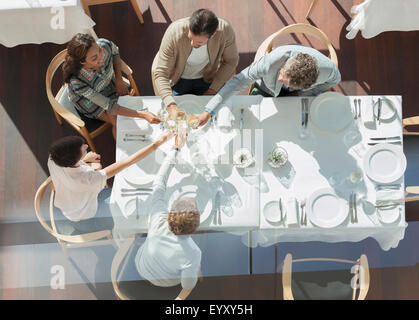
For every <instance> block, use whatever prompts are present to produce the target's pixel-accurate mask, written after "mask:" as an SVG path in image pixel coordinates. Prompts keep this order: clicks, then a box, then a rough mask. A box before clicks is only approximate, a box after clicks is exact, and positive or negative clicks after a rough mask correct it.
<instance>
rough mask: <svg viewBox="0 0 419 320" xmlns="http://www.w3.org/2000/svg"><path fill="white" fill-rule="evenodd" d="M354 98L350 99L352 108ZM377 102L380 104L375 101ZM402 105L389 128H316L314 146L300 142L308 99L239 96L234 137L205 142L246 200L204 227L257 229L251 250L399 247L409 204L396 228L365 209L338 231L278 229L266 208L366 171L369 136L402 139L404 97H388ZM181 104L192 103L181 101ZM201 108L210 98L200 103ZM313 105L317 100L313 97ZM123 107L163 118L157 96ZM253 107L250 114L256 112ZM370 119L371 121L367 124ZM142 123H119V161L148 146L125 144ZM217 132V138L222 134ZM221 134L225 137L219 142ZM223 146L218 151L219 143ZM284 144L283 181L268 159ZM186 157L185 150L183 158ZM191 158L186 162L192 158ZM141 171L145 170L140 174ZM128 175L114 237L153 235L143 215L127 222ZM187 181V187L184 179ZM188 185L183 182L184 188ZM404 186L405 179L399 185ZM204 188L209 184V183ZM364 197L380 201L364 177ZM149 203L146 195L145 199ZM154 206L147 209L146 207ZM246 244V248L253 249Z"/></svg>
mask: <svg viewBox="0 0 419 320" xmlns="http://www.w3.org/2000/svg"><path fill="white" fill-rule="evenodd" d="M352 98H353V97H350V100H351V103H352ZM359 98H360V99H361V100H362V110H363V115H365V114H367V112H366V111H367V109H368V108H372V98H373V97H371V96H362V97H359ZM374 98H375V100H377V97H374ZM386 98H387V99H389V100H391V101H392V102H393V104H394V105H395V107H396V109H397V112H398V115H397V119H396V120H395V121H393V122H390V123H381V124H380V125H379V126H375V125H373V124H371V123H370V124H368V125H367V127H365V126H364V124H363V120H362V119H361V120H360V121H359V122H358V123H356V122H355V121H354V122H353V123H352V124H350V126H348V127H347V128H346V129H345V130H343V131H342V132H340V133H338V134H330V133H327V132H323V131H321V130H319V129H317V128H316V127H315V126H313V125H312V123H311V122H310V121H309V125H308V128H309V131H310V132H312V136H313V139H307V140H300V139H299V138H298V129H299V126H300V125H299V124H300V121H301V120H300V117H301V101H300V100H301V98H299V97H283V98H263V99H262V98H261V97H260V96H235V97H233V98H232V99H231V100H230V101H229V103H231V104H232V105H233V106H234V109H233V115H234V121H233V129H232V130H231V131H230V133H228V134H224V135H223V134H222V133H221V132H220V131H208V132H207V133H206V135H203V136H201V137H200V138H199V139H205V138H206V139H207V141H208V143H209V145H210V146H211V147H210V149H208V150H212V151H211V152H207V151H204V152H207V153H206V155H209V154H211V153H213V152H215V153H216V154H217V155H218V156H219V158H218V160H219V162H218V163H217V164H215V165H214V166H215V170H216V172H217V174H218V175H219V176H220V177H222V178H223V179H224V181H225V182H226V183H227V184H228V186H229V187H230V189H232V190H233V192H231V194H233V195H235V196H236V197H235V199H236V200H237V199H240V200H239V204H238V205H237V207H233V209H234V210H233V211H234V214H233V215H232V216H231V217H228V216H226V215H222V216H221V223H219V222H218V221H217V220H214V219H213V215H211V216H210V217H209V219H207V220H206V221H205V222H204V223H203V224H202V225H201V226H200V230H201V231H206V230H218V231H226V232H231V233H235V234H238V235H239V234H242V233H246V231H249V230H254V233H253V234H254V236H253V239H252V243H251V244H250V245H252V246H257V245H260V246H269V245H271V244H274V243H277V242H304V241H325V242H343V241H353V242H357V241H361V240H363V239H366V238H368V237H372V238H374V239H375V240H376V241H377V242H378V243H379V244H380V246H381V247H382V249H383V250H388V249H390V248H394V247H396V246H397V245H398V243H399V241H400V240H401V239H403V238H404V232H405V229H406V227H407V224H406V222H405V216H404V205H402V214H401V217H400V219H399V221H398V222H397V223H395V224H382V223H381V222H380V221H379V220H378V219H377V217H376V215H368V216H367V215H366V214H365V213H364V212H363V210H362V207H361V206H358V220H359V222H358V223H356V224H351V223H350V222H349V221H348V220H349V219H347V220H346V221H345V222H344V223H343V224H341V225H340V226H338V227H336V228H330V229H325V228H319V227H316V226H314V225H312V224H311V222H310V220H309V219H308V221H307V226H301V225H297V226H296V227H288V226H286V225H284V224H279V225H278V224H271V223H270V222H268V221H267V220H266V219H265V217H264V215H263V209H264V207H265V205H266V204H267V203H268V202H270V201H273V200H278V198H279V196H281V197H283V199H287V198H289V197H295V198H296V199H297V200H301V199H302V198H307V197H309V196H310V194H311V193H312V192H313V191H315V190H317V189H319V188H324V187H330V185H329V177H330V176H331V175H332V174H334V173H336V172H337V171H339V172H342V173H343V174H346V175H349V173H350V172H351V171H352V170H353V169H354V168H356V167H359V168H361V169H362V167H363V164H362V156H363V154H364V153H365V152H366V150H367V148H368V146H367V145H366V144H365V142H366V141H367V140H368V139H369V138H370V137H379V136H394V135H401V134H402V130H401V119H402V114H401V97H400V96H386ZM175 99H176V100H177V101H178V102H180V103H182V101H183V100H184V99H186V100H185V101H187V99H190V97H182V96H180V97H176V98H175ZM194 99H196V101H199V103H201V104H202V105H205V102H206V101H208V99H209V97H194ZM309 99H310V101H311V100H312V99H313V98H309ZM118 102H119V103H120V104H121V105H125V106H127V107H130V108H137V109H138V108H142V107H145V106H147V107H148V108H149V110H150V111H152V112H154V113H156V114H157V112H158V110H159V109H160V106H161V100H160V98H158V97H121V98H120V99H119V101H118ZM249 106H250V108H247V107H249ZM241 107H244V110H245V112H244V126H243V135H244V138H243V146H244V147H246V148H248V149H250V150H251V151H252V153H253V155H254V157H255V159H256V165H255V167H253V168H251V169H250V170H248V171H246V172H243V171H240V170H238V169H237V168H235V167H234V166H232V165H231V163H232V155H233V153H234V150H237V149H238V148H240V147H241V140H240V134H239V132H240V131H239V129H238V128H239V120H240V109H241ZM364 119H365V118H364ZM139 121H144V120H142V119H137V120H135V119H130V118H125V117H118V123H117V149H116V160H117V161H118V160H120V159H122V158H124V157H126V156H127V155H129V154H132V153H133V152H135V151H136V150H138V149H139V148H141V146H143V145H147V143H146V142H131V143H127V142H125V143H124V142H123V141H122V139H123V134H122V131H124V130H127V129H135V128H136V127H137V126H138V123H139ZM152 127H153V134H152V137H153V138H156V137H157V136H158V135H159V134H160V133H161V130H160V126H159V125H153V126H152ZM353 130H359V132H360V133H361V136H362V141H363V143H359V144H355V145H350V146H349V147H348V146H346V145H345V143H344V140H345V138H344V137H345V136H346V134H347V133H348V132H349V131H353ZM217 132H218V133H217ZM217 135H219V136H218V137H217ZM218 142H220V144H219V145H218V146H217V143H218ZM277 142H279V143H280V145H282V146H284V147H285V148H286V149H287V151H288V153H289V163H290V164H291V168H289V172H286V174H285V175H282V173H280V171H279V170H276V169H274V170H273V169H271V168H270V166H269V165H268V164H267V163H266V157H267V154H268V153H269V152H270V151H271V150H272V147H273V145H274V144H276V143H277ZM169 148H170V143H167V144H165V145H163V147H162V148H161V150H158V151H156V152H155V153H154V154H153V155H151V156H149V157H148V158H146V159H144V160H142V161H140V162H139V164H138V167H139V168H141V169H142V170H143V171H145V172H150V173H156V172H157V170H158V167H159V165H158V163H159V162H158V161H157V159H160V161H161V159H163V157H164V153H165V152H166V151H167V150H168V149H169ZM183 151H184V150H182V152H183ZM185 158H187V155H185ZM187 168H188V167H187V166H182V165H176V167H175V169H174V170H173V172H172V174H171V176H170V178H169V181H168V197H170V193H171V192H173V191H174V190H175V189H176V188H179V187H181V186H182V183H190V181H189V182H188V176H190V171H189V170H190V169H187ZM137 170H140V169H137ZM127 173H128V172H127V171H123V172H121V173H119V174H117V175H116V177H115V180H114V186H113V190H112V196H111V210H112V213H113V216H114V219H115V229H114V237H115V238H121V237H122V238H125V237H127V236H128V235H129V234H131V233H141V232H146V231H147V219H146V218H145V217H143V216H141V217H140V218H139V219H136V217H135V215H127V213H126V212H124V207H125V204H126V203H127V198H126V197H122V196H121V189H122V188H132V186H130V184H129V183H128V182H127V181H126V179H125V178H126V177H127ZM182 179H183V180H182ZM179 181H182V183H179ZM398 182H399V183H401V186H402V188H403V187H404V179H403V178H401V179H400V181H398ZM200 183H203V184H205V181H203V180H202V181H201V182H200ZM350 191H351V190H345V189H343V190H342V189H341V190H339V192H340V196H341V197H343V198H344V199H346V198H347V196H348V195H349V192H350ZM357 191H361V192H364V193H365V194H366V195H367V196H372V197H374V196H375V194H376V191H375V184H374V183H373V182H372V181H370V180H369V178H368V177H367V176H366V175H364V178H363V180H362V182H361V183H360V184H359V185H358V187H357ZM143 200H145V201H147V196H144V197H143ZM146 206H147V203H145V205H144V207H145V208H146ZM246 244H247V243H246Z"/></svg>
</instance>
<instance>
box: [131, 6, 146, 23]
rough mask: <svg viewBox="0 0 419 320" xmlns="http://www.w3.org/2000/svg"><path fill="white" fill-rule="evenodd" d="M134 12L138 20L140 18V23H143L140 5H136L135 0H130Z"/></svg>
mask: <svg viewBox="0 0 419 320" xmlns="http://www.w3.org/2000/svg"><path fill="white" fill-rule="evenodd" d="M130 2H131V4H132V6H133V8H134V11H135V13H136V14H137V17H138V20H140V23H141V24H144V19H143V14H142V13H141V10H140V7H138V3H137V0H130Z"/></svg>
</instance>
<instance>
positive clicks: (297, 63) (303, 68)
mask: <svg viewBox="0 0 419 320" xmlns="http://www.w3.org/2000/svg"><path fill="white" fill-rule="evenodd" d="M284 71H285V74H286V75H287V78H288V83H289V86H290V87H293V88H297V89H308V88H310V87H311V85H312V84H313V83H315V82H316V80H317V77H318V76H319V67H318V66H317V62H316V59H314V58H313V57H312V56H310V55H309V54H307V53H299V54H297V55H296V56H294V57H292V58H289V59H288V60H287V62H285V65H284Z"/></svg>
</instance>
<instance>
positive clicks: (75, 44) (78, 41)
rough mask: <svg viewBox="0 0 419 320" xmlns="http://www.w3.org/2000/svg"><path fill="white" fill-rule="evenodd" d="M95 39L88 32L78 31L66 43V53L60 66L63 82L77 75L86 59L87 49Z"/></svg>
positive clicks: (67, 81)
mask: <svg viewBox="0 0 419 320" xmlns="http://www.w3.org/2000/svg"><path fill="white" fill-rule="evenodd" d="M94 42H95V39H94V38H93V37H92V36H91V35H89V34H83V33H78V34H76V35H75V36H74V37H73V39H71V40H70V42H69V43H68V44H67V55H66V56H65V61H64V63H63V66H62V70H63V78H64V82H66V83H69V82H70V79H71V77H72V76H75V75H77V73H78V72H79V71H80V69H81V67H82V64H81V63H82V62H85V60H86V54H87V51H88V50H89V49H90V47H91V46H92V44H93V43H94Z"/></svg>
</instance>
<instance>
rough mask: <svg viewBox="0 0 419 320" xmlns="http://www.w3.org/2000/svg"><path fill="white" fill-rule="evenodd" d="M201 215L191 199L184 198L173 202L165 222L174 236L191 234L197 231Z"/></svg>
mask: <svg viewBox="0 0 419 320" xmlns="http://www.w3.org/2000/svg"><path fill="white" fill-rule="evenodd" d="M200 218H201V215H200V213H199V211H198V209H197V207H196V202H195V200H193V199H189V198H184V199H180V200H176V201H174V202H173V205H172V208H171V210H170V212H169V216H168V218H167V221H168V223H169V229H170V231H172V232H173V233H174V234H175V235H183V234H192V233H194V232H195V231H196V229H198V227H199V223H200Z"/></svg>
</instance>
